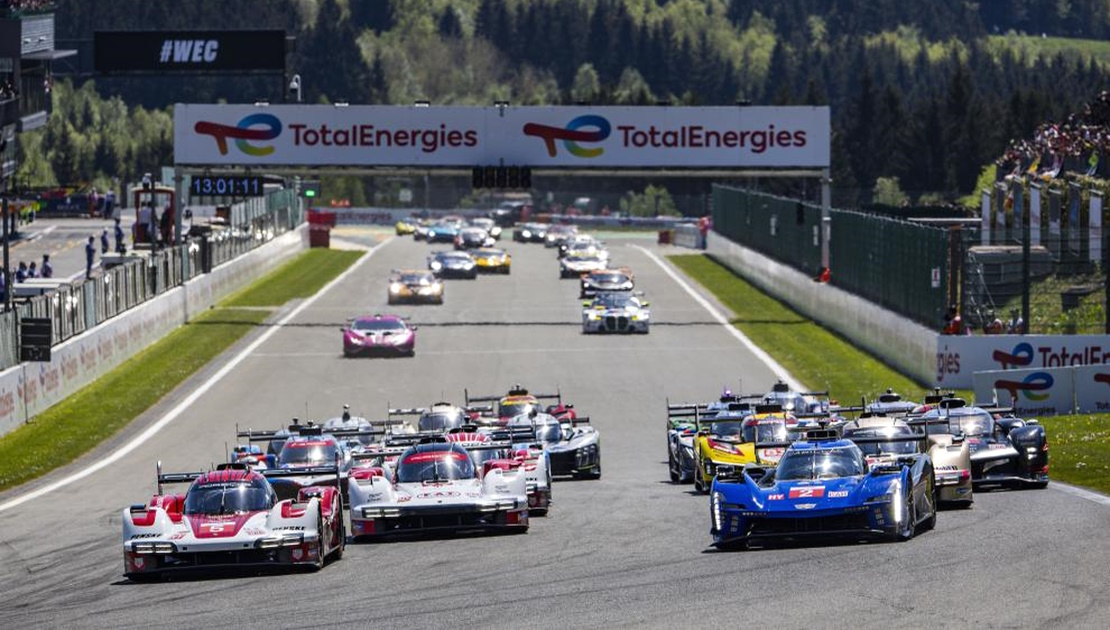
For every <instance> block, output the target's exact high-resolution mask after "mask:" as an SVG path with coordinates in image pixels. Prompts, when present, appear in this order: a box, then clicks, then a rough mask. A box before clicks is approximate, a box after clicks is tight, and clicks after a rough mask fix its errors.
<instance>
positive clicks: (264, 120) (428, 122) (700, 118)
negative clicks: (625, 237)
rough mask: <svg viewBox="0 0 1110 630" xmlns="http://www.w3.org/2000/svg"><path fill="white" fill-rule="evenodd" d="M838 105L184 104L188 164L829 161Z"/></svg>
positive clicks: (183, 148) (180, 143)
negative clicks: (831, 107)
mask: <svg viewBox="0 0 1110 630" xmlns="http://www.w3.org/2000/svg"><path fill="white" fill-rule="evenodd" d="M829 124H830V123H829V108H828V107H511V106H509V107H415V106H412V107H394V106H385V105H380V106H379V105H358V106H355V105H351V106H345V107H343V106H340V107H337V106H333V105H265V106H255V105H189V104H178V105H176V106H175V108H174V160H175V162H176V163H177V164H182V165H190V164H193V165H236V166H251V165H259V166H265V165H270V166H276V165H283V166H429V167H435V166H443V167H468V168H469V167H473V166H483V165H490V164H492V165H499V164H504V165H506V166H511V165H517V166H530V167H532V168H543V167H573V168H613V167H615V168H630V167H642V168H825V167H827V166H828V165H829Z"/></svg>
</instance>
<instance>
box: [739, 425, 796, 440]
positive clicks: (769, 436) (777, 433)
mask: <svg viewBox="0 0 1110 630" xmlns="http://www.w3.org/2000/svg"><path fill="white" fill-rule="evenodd" d="M787 439H788V438H787V435H786V424H785V423H782V422H765V423H759V424H749V425H747V426H745V427H744V441H745V442H785V441H787Z"/></svg>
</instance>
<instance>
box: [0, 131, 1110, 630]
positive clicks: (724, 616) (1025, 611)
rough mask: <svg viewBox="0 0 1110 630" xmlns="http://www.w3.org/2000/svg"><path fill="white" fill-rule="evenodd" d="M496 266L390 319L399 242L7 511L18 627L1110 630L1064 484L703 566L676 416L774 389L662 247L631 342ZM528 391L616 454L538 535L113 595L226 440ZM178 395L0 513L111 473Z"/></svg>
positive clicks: (623, 257) (1076, 505)
mask: <svg viewBox="0 0 1110 630" xmlns="http://www.w3.org/2000/svg"><path fill="white" fill-rule="evenodd" d="M557 148H558V147H557ZM505 246H506V247H507V248H508V249H509V250H510V252H511V253H512V255H513V265H512V267H513V269H512V273H511V274H510V275H508V276H500V275H492V276H483V277H481V278H479V279H478V280H475V281H450V282H449V283H448V285H447V288H446V299H445V303H444V304H443V305H442V306H423V305H422V306H395V307H389V306H388V305H387V304H386V296H387V290H388V284H389V280H388V277H389V274H390V270H392V269H395V268H403V267H422V266H423V264H424V261H425V257H426V255H427V254H428V251H429V250H430V249H435V248H432V247H429V246H428V245H426V244H423V243H416V242H413V241H411V240H409V239H393V240H391V241H390V242H388V243H387V244H385V245H383V246H380V247H379V248H378V249H376V250H375V251H374V253H373V255H371V256H368V257H365V258H363V259H362V260H361V261H360V262H359V263H358V264H357V265H356V266H355V267H354V268H352V270H351V271H350V272H349V273H347V274H346V275H345V276H343V277H342V278H341V279H340V280H339V281H337V282H336V283H334V284H333V285H331V286H329V287H328V288H327V289H325V290H324V291H322V292H321V293H320V294H318V295H317V296H315V297H314V298H312V299H311V300H310V301H307V302H306V303H305V304H303V305H302V308H300V309H299V311H298V312H296V313H295V314H294V315H293V316H292V317H290V318H288V319H287V321H285V322H284V324H283V325H282V326H280V327H277V328H274V329H272V330H273V331H274V332H272V333H270V334H268V336H266V337H265V338H264V339H262V338H261V337H259V338H258V339H261V342H260V343H257V344H249V345H248V346H246V349H245V351H243V352H242V353H241V357H242V358H239V357H238V356H236V357H235V358H234V359H232V360H233V361H237V363H236V364H235V365H234V366H233V368H232V369H230V370H226V371H223V372H220V373H219V374H218V378H205V377H204V376H202V377H201V383H200V384H198V387H204V388H206V391H205V395H203V396H199V397H196V398H195V399H194V400H192V401H191V402H190V404H188V405H185V406H182V407H181V409H180V411H179V412H178V415H177V416H176V419H175V420H174V421H173V422H169V423H165V424H164V425H163V426H162V427H161V428H160V429H159V430H158V431H156V432H155V433H153V434H152V435H151V436H150V437H149V439H147V440H146V441H145V442H144V443H143V444H142V445H141V446H140V447H138V448H133V449H131V450H129V451H128V452H126V453H125V454H123V455H122V456H118V459H116V460H115V461H114V462H113V463H112V465H111V466H108V467H105V468H103V469H101V470H98V471H96V472H94V473H93V474H90V475H88V476H86V477H83V478H79V479H74V480H73V481H72V482H71V483H63V484H60V485H59V486H58V487H57V488H56V489H54V490H52V491H51V492H48V493H45V494H43V495H42V496H38V497H36V498H34V499H33V500H30V501H27V502H26V503H23V504H21V505H19V506H18V507H17V508H13V509H8V510H5V511H3V512H0V544H3V546H4V547H5V549H7V554H6V556H5V561H4V562H3V563H0V588H3V589H4V591H5V592H6V594H7V596H6V597H5V600H4V603H2V604H0V613H2V616H3V618H4V620H5V626H6V627H41V626H45V625H50V626H57V625H63V624H69V625H76V626H97V627H104V626H117V625H137V624H140V623H149V620H150V618H151V614H152V611H157V615H158V619H159V621H160V622H161V623H167V624H172V625H184V624H186V623H188V624H198V623H199V624H226V620H227V619H229V618H241V616H242V615H243V614H244V612H251V613H257V614H261V615H264V616H265V617H266V618H268V619H280V620H283V621H280V622H278V624H277V625H280V626H292V625H301V624H302V623H304V622H306V621H307V622H309V623H313V624H317V625H319V624H337V623H363V624H365V623H370V622H381V623H385V624H388V625H390V626H393V627H428V626H429V625H433V624H446V623H455V624H458V623H463V624H469V625H475V624H486V625H490V626H494V627H498V626H505V625H509V624H511V623H518V622H519V620H520V619H528V620H533V621H534V622H536V623H538V624H540V625H555V624H559V625H573V626H602V625H613V624H622V625H640V626H663V625H666V626H680V627H681V626H686V625H689V624H690V623H691V621H690V620H691V619H698V620H699V622H707V623H710V624H726V623H735V620H736V618H737V615H743V616H744V617H746V618H748V619H774V620H775V622H776V624H779V625H782V624H785V625H786V626H791V627H792V626H801V625H814V624H824V625H831V624H835V623H853V624H855V625H859V626H879V625H888V624H889V623H890V622H891V621H892V620H893V621H900V622H901V623H902V624H904V625H926V624H930V625H931V624H939V625H957V624H958V625H965V624H974V623H988V624H996V625H1047V624H1052V623H1060V622H1062V621H1063V622H1066V623H1068V624H1070V625H1074V626H1077V627H1086V626H1095V625H1099V626H1101V622H1102V621H1103V620H1105V619H1106V618H1107V615H1108V613H1110V611H1108V610H1107V607H1108V604H1107V602H1110V598H1107V597H1106V595H1107V593H1106V590H1107V586H1106V582H1105V580H1104V575H1105V570H1104V567H1105V566H1106V564H1107V561H1108V560H1110V557H1108V556H1110V548H1108V546H1107V545H1104V544H1102V540H1103V538H1104V528H1105V525H1106V522H1107V521H1106V512H1105V510H1106V507H1105V506H1103V505H1100V504H1097V503H1094V502H1091V501H1087V500H1083V499H1081V498H1078V497H1076V496H1073V495H1071V494H1068V493H1063V492H1056V491H1053V490H1051V489H1050V490H1047V491H1026V492H993V493H977V494H976V504H975V507H974V508H973V509H971V510H958V511H942V512H941V514H940V517H939V519H938V523H937V527H936V529H935V530H933V531H931V532H928V533H925V534H923V535H920V536H919V537H917V538H915V539H913V540H912V541H910V542H908V543H905V544H841V545H825V544H816V545H810V546H786V547H783V548H772V549H768V550H757V551H753V552H746V553H721V552H716V551H713V550H711V549H710V547H709V542H710V539H709V534H708V530H709V526H710V518H709V510H708V500H707V498H706V497H705V496H704V495H696V494H694V493H693V492H691V490H690V488H689V486H682V485H675V484H672V483H670V481H669V480H668V472H667V464H666V459H665V448H664V446H665V445H664V431H663V428H664V427H663V425H664V417H665V406H664V405H665V402H666V399H667V398H670V399H671V400H696V401H701V400H707V399H711V398H712V397H713V396H714V395H715V394H716V393H717V392H719V390H720V388H721V387H722V385H730V384H735V383H737V381H742V382H743V384H744V389H745V390H750V391H763V390H767V389H769V388H770V387H771V385H772V384H773V383H774V381H775V380H776V378H777V377H778V376H780V374H779V373H778V372H777V370H775V369H773V368H771V367H769V366H768V365H767V363H766V362H765V361H764V360H763V359H764V357H763V356H761V353H758V352H755V351H753V349H752V348H751V347H750V346H749V345H747V344H745V343H744V341H743V340H742V339H739V338H737V337H736V336H735V333H734V331H733V329H732V328H731V327H729V326H728V325H727V324H726V323H725V322H726V321H727V320H726V319H725V315H724V314H723V313H722V312H721V309H720V307H718V306H717V305H716V304H715V303H714V301H713V299H712V298H711V297H710V296H707V295H704V294H703V293H702V292H701V291H700V290H699V289H697V288H695V287H691V286H690V285H689V284H688V283H687V282H686V281H685V280H684V279H683V278H682V276H681V275H679V274H677V273H675V272H674V270H673V269H670V268H669V267H668V266H667V264H666V263H665V262H664V261H663V260H662V258H661V256H660V254H661V251H660V250H657V249H656V248H655V247H654V246H647V247H645V246H642V245H641V244H640V243H632V242H621V241H619V240H617V241H612V242H610V243H609V246H610V250H611V251H612V252H613V263H614V264H617V265H622V266H628V267H630V268H632V269H633V270H634V271H635V273H636V282H637V288H638V289H642V290H644V291H646V292H647V293H648V295H649V299H650V301H651V308H652V313H653V319H654V324H653V327H652V332H651V333H650V334H649V335H633V336H596V335H589V336H586V335H582V334H581V326H580V321H581V303H580V301H579V300H578V285H577V283H576V282H574V281H560V280H559V279H558V267H557V262H556V259H555V255H554V254H553V252H552V250H549V249H544V248H542V247H540V246H538V245H523V244H508V243H505ZM695 296H697V297H695ZM377 312H383V313H384V312H398V313H400V314H402V315H407V316H411V317H412V318H413V321H414V322H415V323H417V324H418V325H419V327H420V328H419V338H418V347H417V353H416V356H415V357H413V358H411V359H409V358H401V359H394V360H386V359H382V360H378V359H368V360H345V359H343V358H342V356H341V347H340V339H339V333H338V331H337V330H336V328H338V327H339V326H341V325H342V324H343V322H345V321H346V319H347V318H349V317H352V316H355V315H359V314H365V313H377ZM513 383H521V384H524V385H525V386H527V387H530V388H532V389H534V390H541V389H552V388H556V387H557V388H559V389H560V390H561V392H562V393H563V395H564V398H565V400H566V401H567V402H571V403H574V404H575V405H576V408H577V409H578V410H579V411H580V413H582V414H584V415H588V416H590V418H591V420H592V422H593V424H594V426H595V427H596V428H597V429H598V430H599V431H600V432H601V434H602V451H603V456H602V457H603V463H604V470H605V472H604V475H603V477H602V478H601V479H599V480H586V481H566V482H556V483H555V486H554V493H553V497H554V504H553V506H552V510H551V513H550V514H549V515H548V516H547V517H546V518H535V519H532V523H531V528H530V530H529V532H528V533H527V534H526V535H522V536H464V537H457V538H428V539H416V540H407V541H398V542H388V543H380V544H367V545H362V544H353V545H350V546H348V547H347V550H346V554H345V556H344V558H343V559H342V560H341V561H338V562H334V563H331V564H330V565H328V566H327V567H325V568H324V570H322V571H319V572H315V573H278V574H276V575H262V576H255V575H237V576H234V577H232V576H226V577H223V578H217V579H204V580H198V581H194V580H184V581H171V582H166V583H159V584H142V585H137V584H132V583H130V582H128V581H127V580H125V579H123V578H122V577H121V573H122V570H123V563H122V558H121V556H122V554H121V540H120V517H121V513H122V510H123V509H124V508H125V507H126V506H129V505H131V504H134V503H139V502H143V501H145V500H147V499H148V498H149V497H150V495H151V494H153V493H154V491H155V484H154V464H155V462H156V461H158V460H162V461H163V463H164V467H165V469H166V470H201V469H207V468H208V467H209V466H210V465H211V464H212V463H214V462H221V461H224V460H225V459H226V452H225V444H226V443H234V442H235V436H234V431H235V427H236V425H237V424H238V426H240V427H245V426H250V427H252V428H264V429H273V428H278V427H279V426H281V425H283V424H284V423H285V422H287V421H288V419H289V418H291V417H292V416H300V417H308V418H324V417H330V416H334V415H337V414H338V413H339V411H340V410H341V406H342V405H343V404H345V403H346V404H350V405H351V406H352V410H353V411H356V412H357V413H358V414H359V415H365V416H368V417H381V416H382V415H384V413H385V408H386V406H387V405H389V404H391V405H394V406H423V405H427V404H430V403H432V402H434V401H437V400H450V401H455V402H458V401H460V400H461V399H462V396H463V391H464V388H465V389H466V390H468V391H469V392H471V393H472V394H473V393H476V392H479V393H500V392H503V391H505V389H507V387H508V386H509V385H511V384H513ZM187 396H189V392H182V393H181V394H180V396H178V397H176V398H175V399H174V400H167V401H164V402H163V403H162V404H161V405H160V406H159V409H158V410H156V411H155V412H153V413H152V414H151V417H147V418H143V419H140V420H139V422H138V423H137V426H136V427H135V428H134V429H129V430H128V431H126V432H125V435H122V436H120V437H119V438H118V439H117V440H115V441H113V442H112V443H109V444H105V445H104V446H102V447H100V448H98V449H97V450H96V451H95V452H94V453H92V454H90V455H89V456H87V457H85V458H83V459H82V460H81V461H80V462H78V463H77V464H76V465H74V466H72V467H70V468H68V469H66V470H62V471H59V472H58V473H57V474H54V475H50V476H48V477H47V478H45V479H43V480H40V481H38V482H35V484H34V486H33V487H31V488H20V489H17V490H15V491H12V492H10V493H7V494H6V495H4V496H2V497H0V502H4V503H6V502H9V501H10V500H11V499H13V498H16V497H18V496H20V495H22V494H24V493H26V492H27V491H29V490H33V489H34V488H35V487H42V486H44V485H47V484H51V483H56V482H58V481H59V480H65V479H68V478H72V477H73V476H74V473H75V472H77V471H79V470H80V469H82V468H85V467H89V466H91V465H93V464H95V463H96V462H97V461H102V460H104V459H108V458H112V457H113V456H114V455H115V454H116V453H118V452H119V451H120V450H121V449H123V448H126V446H127V443H128V441H129V440H130V439H131V438H132V437H134V435H135V434H136V433H138V432H139V431H141V430H143V428H144V427H146V426H150V425H151V424H152V423H156V422H158V421H159V420H160V419H161V418H164V417H165V415H166V414H168V413H171V411H172V410H174V409H176V408H177V407H178V406H179V405H180V404H181V403H182V402H184V401H185V400H186V397H187ZM1050 488H1051V486H1050ZM969 598H970V600H971V601H969Z"/></svg>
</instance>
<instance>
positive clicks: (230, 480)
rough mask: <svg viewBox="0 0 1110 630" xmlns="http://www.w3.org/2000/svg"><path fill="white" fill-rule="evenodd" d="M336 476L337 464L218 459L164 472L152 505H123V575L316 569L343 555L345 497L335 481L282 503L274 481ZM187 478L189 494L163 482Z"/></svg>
mask: <svg viewBox="0 0 1110 630" xmlns="http://www.w3.org/2000/svg"><path fill="white" fill-rule="evenodd" d="M328 475H330V476H332V477H336V476H338V475H339V470H338V468H337V467H336V466H334V465H333V466H330V467H319V468H305V469H302V470H266V471H261V472H259V471H253V470H250V469H249V468H248V467H247V466H246V465H243V464H221V465H220V466H219V467H218V468H217V469H216V470H214V471H211V472H190V473H169V474H163V473H162V465H161V462H159V464H158V494H156V495H155V496H154V497H153V498H152V499H151V500H150V503H149V504H138V505H132V506H131V507H129V508H124V510H123V518H122V520H123V566H124V575H126V576H127V577H129V578H131V579H132V580H144V579H152V578H157V577H159V576H162V575H163V574H165V573H168V572H171V571H178V570H185V569H194V570H196V569H209V568H216V567H241V568H245V567H281V566H286V567H292V566H304V567H308V568H311V569H319V568H321V567H323V566H324V561H325V559H326V558H327V557H329V556H331V557H334V558H335V559H338V558H339V557H341V556H342V555H343V547H344V545H345V544H346V530H345V525H344V519H343V500H342V496H341V494H340V491H339V487H338V480H336V481H335V486H331V487H320V486H306V487H301V488H300V490H299V491H298V493H297V496H296V498H294V499H285V500H279V499H278V496H277V493H276V492H275V491H274V488H273V487H272V486H271V484H270V480H271V479H275V478H290V477H298V476H299V477H309V476H328ZM176 483H189V484H190V486H189V489H188V490H187V491H186V492H185V494H184V495H166V494H164V493H163V490H162V488H163V485H164V484H176Z"/></svg>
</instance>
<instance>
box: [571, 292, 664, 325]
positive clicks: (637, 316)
mask: <svg viewBox="0 0 1110 630" xmlns="http://www.w3.org/2000/svg"><path fill="white" fill-rule="evenodd" d="M648 306H649V303H648V302H645V301H643V300H642V299H641V298H640V297H639V296H636V295H633V294H631V293H629V292H627V291H614V292H610V293H599V294H598V295H597V297H595V298H594V299H593V300H586V301H584V302H582V332H583V333H587V334H588V333H611V332H612V333H642V334H647V332H648V330H649V325H650V324H651V311H650V310H649V309H648Z"/></svg>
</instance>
